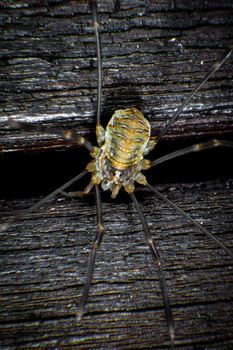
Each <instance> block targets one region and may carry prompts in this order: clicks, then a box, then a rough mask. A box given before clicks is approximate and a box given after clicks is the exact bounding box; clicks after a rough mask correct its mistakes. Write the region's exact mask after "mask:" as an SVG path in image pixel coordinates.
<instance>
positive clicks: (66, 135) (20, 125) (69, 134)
mask: <svg viewBox="0 0 233 350" xmlns="http://www.w3.org/2000/svg"><path fill="white" fill-rule="evenodd" d="M7 124H8V125H9V126H11V127H12V128H16V129H24V130H26V131H40V132H45V133H48V134H55V135H58V136H61V137H62V138H63V139H65V140H67V141H72V142H74V143H76V144H78V145H80V146H84V147H86V148H87V150H88V151H89V152H92V151H93V147H92V145H91V143H90V142H89V141H87V140H86V139H85V137H83V136H79V135H76V133H75V132H74V131H71V130H60V129H58V128H53V127H48V126H43V125H42V126H40V125H34V124H31V123H24V122H19V121H16V120H14V119H11V118H8V120H7Z"/></svg>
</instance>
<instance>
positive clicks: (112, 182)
mask: <svg viewBox="0 0 233 350" xmlns="http://www.w3.org/2000/svg"><path fill="white" fill-rule="evenodd" d="M91 11H92V14H93V20H94V28H95V36H96V42H97V62H98V89H97V91H98V94H97V116H96V134H97V142H98V147H93V146H92V145H91V144H90V143H89V142H88V141H87V140H86V139H85V138H84V137H80V136H76V134H75V133H74V132H72V131H65V132H64V131H62V130H57V129H53V128H43V127H41V128H38V127H35V126H33V125H30V124H27V123H20V122H17V121H14V120H10V121H9V124H10V125H11V126H13V127H16V128H23V129H25V130H40V131H43V130H46V131H47V132H51V133H55V134H56V135H60V136H62V137H63V138H65V139H66V140H71V141H73V142H76V143H77V144H78V145H83V146H84V147H86V148H87V149H88V151H89V152H90V154H91V156H92V157H93V160H92V162H90V163H89V164H88V166H87V170H85V171H83V172H82V173H81V174H79V175H77V176H76V177H75V178H73V179H71V180H70V181H69V182H67V183H66V184H64V185H63V186H61V187H60V188H58V189H57V190H56V191H54V192H52V193H51V194H50V195H48V196H47V197H45V198H44V199H42V200H41V201H40V202H38V203H37V204H35V205H34V206H33V207H31V208H29V210H28V211H27V212H32V211H33V210H35V209H36V208H38V207H40V206H41V205H42V204H44V203H45V202H46V201H48V200H49V199H51V198H53V197H54V196H55V195H57V194H59V193H63V194H65V195H67V196H69V197H74V196H80V195H82V194H81V193H80V192H76V193H68V194H66V193H64V190H65V189H66V188H67V187H69V186H70V185H71V184H72V183H74V182H75V181H77V180H78V179H80V178H81V177H83V176H84V175H86V174H87V173H88V172H91V173H92V179H91V182H90V184H89V185H88V187H87V188H86V189H85V190H84V194H85V193H88V192H90V191H91V189H92V188H94V191H95V195H96V205H97V222H98V225H97V234H96V237H95V240H94V244H93V248H92V251H91V257H90V261H89V265H88V273H87V280H86V283H85V285H84V291H83V294H82V298H81V301H80V304H79V306H78V308H77V314H76V316H77V321H80V319H81V318H82V316H83V313H84V309H85V305H86V302H87V298H88V294H89V289H90V285H91V281H92V276H93V269H94V264H95V258H96V251H97V248H98V247H99V245H100V243H101V240H102V237H103V234H104V226H103V216H102V205H101V198H100V191H99V185H101V187H102V189H103V190H108V189H109V190H110V191H111V192H112V197H113V198H114V197H116V196H117V194H118V191H119V189H120V188H121V187H122V186H123V187H124V189H125V190H126V192H128V193H129V195H130V197H131V199H132V201H133V203H134V205H135V207H136V209H137V212H138V215H139V217H140V220H141V223H142V226H143V229H144V232H145V236H146V242H147V244H148V246H149V248H150V250H151V253H152V257H153V260H154V262H155V264H156V266H157V268H158V272H159V278H160V286H161V291H162V297H163V302H164V306H165V316H166V321H167V326H168V332H169V336H170V341H171V344H174V338H175V335H174V333H175V331H174V321H173V317H172V311H171V307H170V302H169V297H168V290H167V286H166V280H165V276H164V271H163V267H162V264H161V260H160V256H159V253H158V251H157V248H156V247H155V244H154V242H153V239H152V236H151V233H150V230H149V227H148V224H147V222H146V219H145V217H144V215H143V213H142V210H141V207H140V205H139V203H138V201H137V199H136V197H135V195H134V182H135V181H136V182H138V183H140V184H142V185H144V186H146V187H147V188H148V189H149V190H151V191H152V192H153V193H154V194H156V195H157V196H158V197H160V198H162V199H163V200H165V201H166V202H168V203H169V204H170V205H171V206H173V207H174V208H175V210H177V211H178V212H180V213H181V214H182V215H183V216H184V217H185V218H186V219H187V220H189V221H191V222H192V223H193V224H194V225H195V226H196V227H197V228H198V229H199V230H200V231H202V232H203V233H205V234H206V235H208V236H209V237H210V238H211V239H213V240H214V241H215V242H216V243H217V244H218V245H219V246H220V247H221V248H222V249H224V250H225V252H226V253H227V254H228V255H230V256H231V257H233V253H232V252H231V251H230V250H229V249H228V248H227V247H226V246H225V245H224V244H223V243H222V242H221V241H219V240H218V239H217V238H215V237H214V236H213V235H212V234H211V233H210V232H208V231H207V230H206V229H205V228H203V227H202V226H201V225H200V224H199V223H198V222H196V221H194V220H193V219H192V218H191V217H190V216H189V215H187V214H186V213H185V212H183V211H182V210H181V209H179V208H178V207H177V206H176V205H175V204H173V203H171V202H170V201H169V200H168V199H166V198H165V197H164V196H163V195H162V194H161V193H159V192H158V191H157V190H156V189H155V188H154V187H152V186H150V185H149V184H148V183H147V181H146V178H145V176H144V175H143V174H142V173H141V170H146V169H149V168H150V167H152V166H155V165H158V164H160V163H162V162H165V161H167V160H170V159H173V158H176V157H178V156H182V155H184V154H187V153H190V152H196V151H200V150H204V149H208V148H214V147H218V146H224V147H233V143H231V142H228V141H218V140H212V141H208V142H205V143H201V144H196V145H194V146H191V147H188V148H185V149H182V150H179V151H175V152H173V153H170V154H168V155H167V156H164V157H161V158H159V159H157V160H155V161H152V162H149V161H148V160H146V159H144V155H146V154H147V153H149V151H150V150H152V149H153V148H154V146H155V145H156V144H157V143H158V141H159V140H160V139H161V138H162V137H163V136H164V134H165V133H166V132H167V130H168V129H169V127H170V126H171V125H172V123H174V121H175V120H176V118H177V117H178V116H179V115H180V113H181V112H182V110H183V109H184V108H185V106H186V105H187V104H188V102H189V101H190V100H191V98H192V97H193V96H194V95H195V94H196V93H197V92H198V91H199V90H200V88H201V87H202V86H203V85H204V84H205V83H206V81H207V80H208V79H209V78H211V77H212V76H213V74H214V73H215V72H216V71H217V70H218V69H220V67H221V66H222V65H223V64H224V63H225V61H226V60H227V59H228V58H229V57H230V56H231V54H232V52H233V48H231V49H230V50H229V51H228V53H227V54H226V55H225V56H224V58H223V59H222V60H221V61H219V62H217V63H216V64H215V65H214V66H213V68H212V69H211V70H210V72H209V73H208V74H207V75H206V77H205V78H204V79H203V80H202V81H201V83H200V84H199V85H198V87H197V88H196V89H195V90H194V91H193V92H192V93H191V94H190V95H189V97H188V98H187V99H186V100H185V101H184V103H183V104H182V105H181V106H180V108H179V109H178V110H177V111H176V113H175V114H174V116H173V117H172V118H171V120H170V121H169V123H168V124H167V125H166V126H165V127H164V128H163V129H162V131H161V133H160V135H159V136H158V138H157V139H156V141H155V140H150V125H149V123H148V121H147V120H146V119H145V118H144V116H143V115H142V114H141V113H140V112H139V111H138V110H137V109H135V108H128V109H125V110H119V111H116V112H115V114H114V115H113V117H112V118H111V120H110V122H109V124H108V126H107V129H106V131H105V130H104V128H103V127H102V126H101V123H100V117H101V96H102V92H101V89H102V70H101V53H100V38H99V23H98V19H97V2H96V1H91ZM130 130H132V133H131V136H130V137H129V131H130ZM139 134H140V135H139ZM126 135H127V137H126ZM128 137H129V138H128ZM22 216H23V214H19V215H16V216H15V218H14V220H12V221H9V222H7V223H5V224H2V225H1V230H2V231H3V230H6V229H7V228H8V227H9V226H10V225H11V224H12V223H13V222H14V221H15V220H17V219H20V218H21V217H22Z"/></svg>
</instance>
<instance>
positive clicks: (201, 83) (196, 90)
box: [157, 46, 233, 142]
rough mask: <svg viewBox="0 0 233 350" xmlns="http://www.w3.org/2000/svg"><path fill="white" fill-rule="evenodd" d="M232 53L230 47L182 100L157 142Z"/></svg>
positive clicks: (232, 49)
mask: <svg viewBox="0 0 233 350" xmlns="http://www.w3.org/2000/svg"><path fill="white" fill-rule="evenodd" d="M232 53H233V46H232V47H230V49H229V50H228V52H227V53H226V54H225V55H224V56H223V58H222V59H221V60H220V61H219V62H216V63H215V64H214V65H213V67H212V68H211V70H210V71H209V72H208V73H207V75H206V76H205V77H204V78H203V79H202V81H201V82H200V83H199V84H198V86H197V87H196V89H194V90H193V91H191V93H190V94H189V96H188V97H187V98H186V99H185V100H184V102H183V103H182V104H181V106H180V107H179V108H178V109H177V111H176V112H175V114H174V115H173V117H172V118H171V119H170V120H169V122H168V123H167V125H165V127H164V128H163V129H162V131H161V133H160V134H159V136H158V138H157V142H158V141H159V140H160V139H161V138H162V137H163V136H164V134H165V133H166V132H167V130H168V129H169V128H170V126H171V125H172V124H173V123H174V122H175V120H176V119H177V118H178V116H179V115H180V113H181V112H182V111H183V110H184V108H185V107H186V105H187V104H188V103H189V101H190V100H191V99H192V98H193V96H194V95H196V93H197V92H198V91H199V90H200V89H201V88H202V86H203V85H205V83H206V82H207V81H208V80H209V79H210V78H211V77H212V76H213V75H214V74H215V73H216V72H217V71H218V70H219V69H220V68H221V67H222V65H223V64H224V63H225V62H226V61H227V60H228V59H229V58H230V56H231V55H232Z"/></svg>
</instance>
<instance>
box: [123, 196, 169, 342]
mask: <svg viewBox="0 0 233 350" xmlns="http://www.w3.org/2000/svg"><path fill="white" fill-rule="evenodd" d="M129 195H130V197H131V199H132V201H133V203H134V205H135V208H136V209H137V212H138V215H139V218H140V221H141V224H142V226H143V230H144V233H145V236H146V242H147V244H148V246H149V248H150V251H151V254H152V257H153V260H154V263H155V265H156V266H157V268H158V272H159V281H160V288H161V293H162V297H163V303H164V307H165V316H166V322H167V327H168V333H169V336H170V341H171V345H172V347H173V346H174V340H175V330H174V321H173V317H172V311H171V307H170V301H169V296H168V291H167V285H166V280H165V276H164V270H163V266H162V263H161V259H160V255H159V252H158V250H157V248H156V246H155V244H154V241H153V238H152V236H151V233H150V229H149V226H148V224H147V222H146V218H145V216H144V215H143V212H142V210H141V207H140V205H139V203H138V201H137V199H136V197H135V195H134V194H133V193H129Z"/></svg>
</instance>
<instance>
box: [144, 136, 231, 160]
mask: <svg viewBox="0 0 233 350" xmlns="http://www.w3.org/2000/svg"><path fill="white" fill-rule="evenodd" d="M215 147H232V148H233V142H231V141H224V140H216V139H214V140H211V141H207V142H202V143H196V144H195V145H192V146H189V147H186V148H182V149H180V150H178V151H175V152H172V153H169V154H167V155H166V156H163V157H160V158H158V159H156V160H154V161H152V162H151V163H150V166H151V167H153V166H155V165H158V164H161V163H163V162H166V161H168V160H170V159H174V158H177V157H180V156H183V155H185V154H189V153H192V152H199V151H203V150H205V149H211V148H215Z"/></svg>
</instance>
